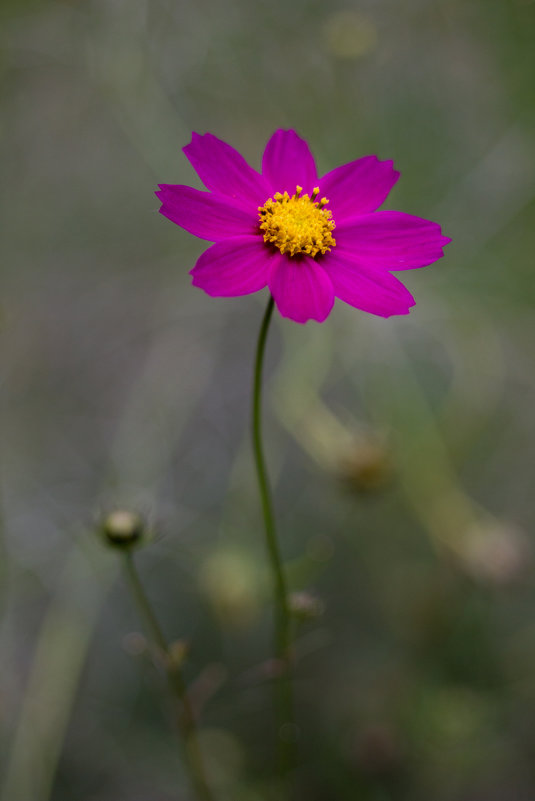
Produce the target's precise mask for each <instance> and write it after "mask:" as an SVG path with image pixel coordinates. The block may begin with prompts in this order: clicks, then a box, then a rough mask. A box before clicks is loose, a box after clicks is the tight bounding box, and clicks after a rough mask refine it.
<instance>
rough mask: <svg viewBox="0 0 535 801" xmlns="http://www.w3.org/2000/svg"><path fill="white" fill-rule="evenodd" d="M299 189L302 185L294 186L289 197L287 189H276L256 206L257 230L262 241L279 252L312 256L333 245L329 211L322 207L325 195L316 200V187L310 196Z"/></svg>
mask: <svg viewBox="0 0 535 801" xmlns="http://www.w3.org/2000/svg"><path fill="white" fill-rule="evenodd" d="M302 191H303V187H302V186H297V187H296V189H295V195H292V196H291V197H290V195H289V194H288V192H285V193H284V194H281V193H280V192H276V193H275V194H274V195H273V197H272V198H271V197H270V198H269V200H267V201H266V202H265V203H264V205H263V206H259V207H258V212H259V217H260V230H261V231H262V233H263V236H264V242H269V243H271V244H273V245H275V246H276V247H278V249H279V250H280V252H281V253H288V254H289V255H290V256H297V255H298V254H299V253H305V254H307V255H308V256H313V257H314V256H317V255H318V253H327V251H329V250H330V249H331V248H333V247H335V245H336V240H335V239H334V237H333V235H332V234H331V231H332V230H333V228H334V227H335V225H334V220H333V218H332V214H331V212H330V211H329V210H328V209H326V208H325V206H326V205H327V203H328V202H329V201H328V200H327V198H326V197H322V198H321V200H316V198H317V196H318V195H319V191H320V190H319V188H318V187H316V188H315V189H314V190H313V192H312V197H309V196H308V195H303V194H301V193H302Z"/></svg>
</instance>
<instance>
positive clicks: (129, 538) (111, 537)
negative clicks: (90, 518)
mask: <svg viewBox="0 0 535 801" xmlns="http://www.w3.org/2000/svg"><path fill="white" fill-rule="evenodd" d="M100 531H101V534H102V536H103V537H104V539H105V540H106V542H107V543H108V544H109V545H112V546H113V547H114V548H125V549H126V548H133V547H135V546H136V545H139V544H140V543H141V540H142V539H143V537H144V535H145V533H146V532H145V523H144V520H143V518H142V517H141V515H139V514H137V512H131V511H129V510H128V509H116V510H115V511H113V512H109V514H107V515H106V516H105V517H104V518H103V520H102V523H101V526H100Z"/></svg>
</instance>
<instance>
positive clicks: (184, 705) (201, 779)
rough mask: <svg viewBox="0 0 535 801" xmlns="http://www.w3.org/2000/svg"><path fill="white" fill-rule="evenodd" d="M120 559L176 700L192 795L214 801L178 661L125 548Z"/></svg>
mask: <svg viewBox="0 0 535 801" xmlns="http://www.w3.org/2000/svg"><path fill="white" fill-rule="evenodd" d="M123 558H124V566H125V573H126V578H127V580H128V585H129V587H130V590H131V592H132V596H133V598H134V601H135V604H136V606H137V608H138V612H139V614H140V617H141V618H142V620H143V623H144V625H145V628H146V630H147V635H148V637H149V639H150V640H151V644H152V645H153V647H154V648H155V650H156V652H157V654H158V655H159V656H160V658H161V662H162V663H163V666H164V668H165V673H166V676H167V680H168V683H169V688H170V690H171V692H172V693H173V694H174V695H175V696H176V698H177V699H178V703H179V710H178V715H177V720H178V727H179V730H180V735H181V742H182V745H183V754H184V762H185V765H186V768H187V770H188V773H189V776H190V780H191V785H192V788H193V790H194V792H195V798H196V799H197V801H214V797H213V795H212V793H211V791H210V788H209V786H208V782H207V780H206V775H205V771H204V764H203V759H202V754H201V748H200V744H199V738H198V734H197V724H196V721H195V713H194V711H193V707H192V705H191V701H190V698H189V694H188V689H187V686H186V682H185V681H184V677H183V675H182V670H181V668H180V664H179V661H178V660H177V659H176V658H174V656H173V654H172V652H171V649H170V647H169V643H168V642H167V640H166V638H165V635H164V633H163V631H162V629H161V626H160V624H159V623H158V620H157V618H156V615H155V614H154V611H153V609H152V606H151V604H150V602H149V600H148V598H147V595H146V593H145V590H144V589H143V585H142V583H141V580H140V578H139V574H138V572H137V569H136V566H135V564H134V557H133V554H132V552H131V550H126V551H125V552H124V554H123Z"/></svg>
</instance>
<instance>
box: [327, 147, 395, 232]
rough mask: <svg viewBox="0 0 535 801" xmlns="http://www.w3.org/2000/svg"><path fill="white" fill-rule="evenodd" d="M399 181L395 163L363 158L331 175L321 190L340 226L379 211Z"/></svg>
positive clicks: (369, 157) (373, 157) (375, 158)
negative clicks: (346, 220)
mask: <svg viewBox="0 0 535 801" xmlns="http://www.w3.org/2000/svg"><path fill="white" fill-rule="evenodd" d="M398 178H399V172H397V170H395V169H394V162H393V161H379V160H378V158H377V156H364V158H361V159H357V161H351V162H349V164H344V165H342V166H341V167H336V169H335V170H331V172H328V173H327V175H324V176H323V178H321V179H320V182H319V187H320V191H321V194H322V196H325V197H327V198H328V199H329V201H330V202H329V209H330V210H331V212H332V215H333V217H334V219H335V222H336V223H339V222H341V221H342V220H345V219H348V218H351V217H356V216H357V215H359V214H365V213H366V212H369V211H375V209H377V208H379V206H380V205H381V203H383V202H384V201H385V200H386V197H387V195H388V193H389V192H390V190H391V189H392V187H393V186H394V184H395V183H396V181H397V180H398Z"/></svg>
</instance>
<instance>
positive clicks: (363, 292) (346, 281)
mask: <svg viewBox="0 0 535 801" xmlns="http://www.w3.org/2000/svg"><path fill="white" fill-rule="evenodd" d="M324 265H325V270H326V271H327V272H328V274H329V276H330V278H331V281H332V283H333V286H334V293H335V295H336V297H337V298H340V300H343V301H344V302H345V303H349V305H350V306H355V308H357V309H362V311H365V312H369V313H370V314H377V315H378V316H379V317H391V316H392V315H393V314H408V313H409V309H410V308H411V306H414V298H413V296H412V295H411V293H410V292H409V290H408V289H407V288H406V287H404V286H403V284H402V283H401V281H398V279H397V278H395V277H394V276H393V275H391V274H390V273H389V272H388V271H387V270H385V269H377V268H372V269H370V268H369V267H365V266H363V265H361V264H358V263H357V262H356V261H355V260H354V259H353V258H351V256H349V255H348V254H344V253H340V252H338V251H337V250H333V251H331V252H330V253H329V254H328V256H326V257H325V261H324Z"/></svg>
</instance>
